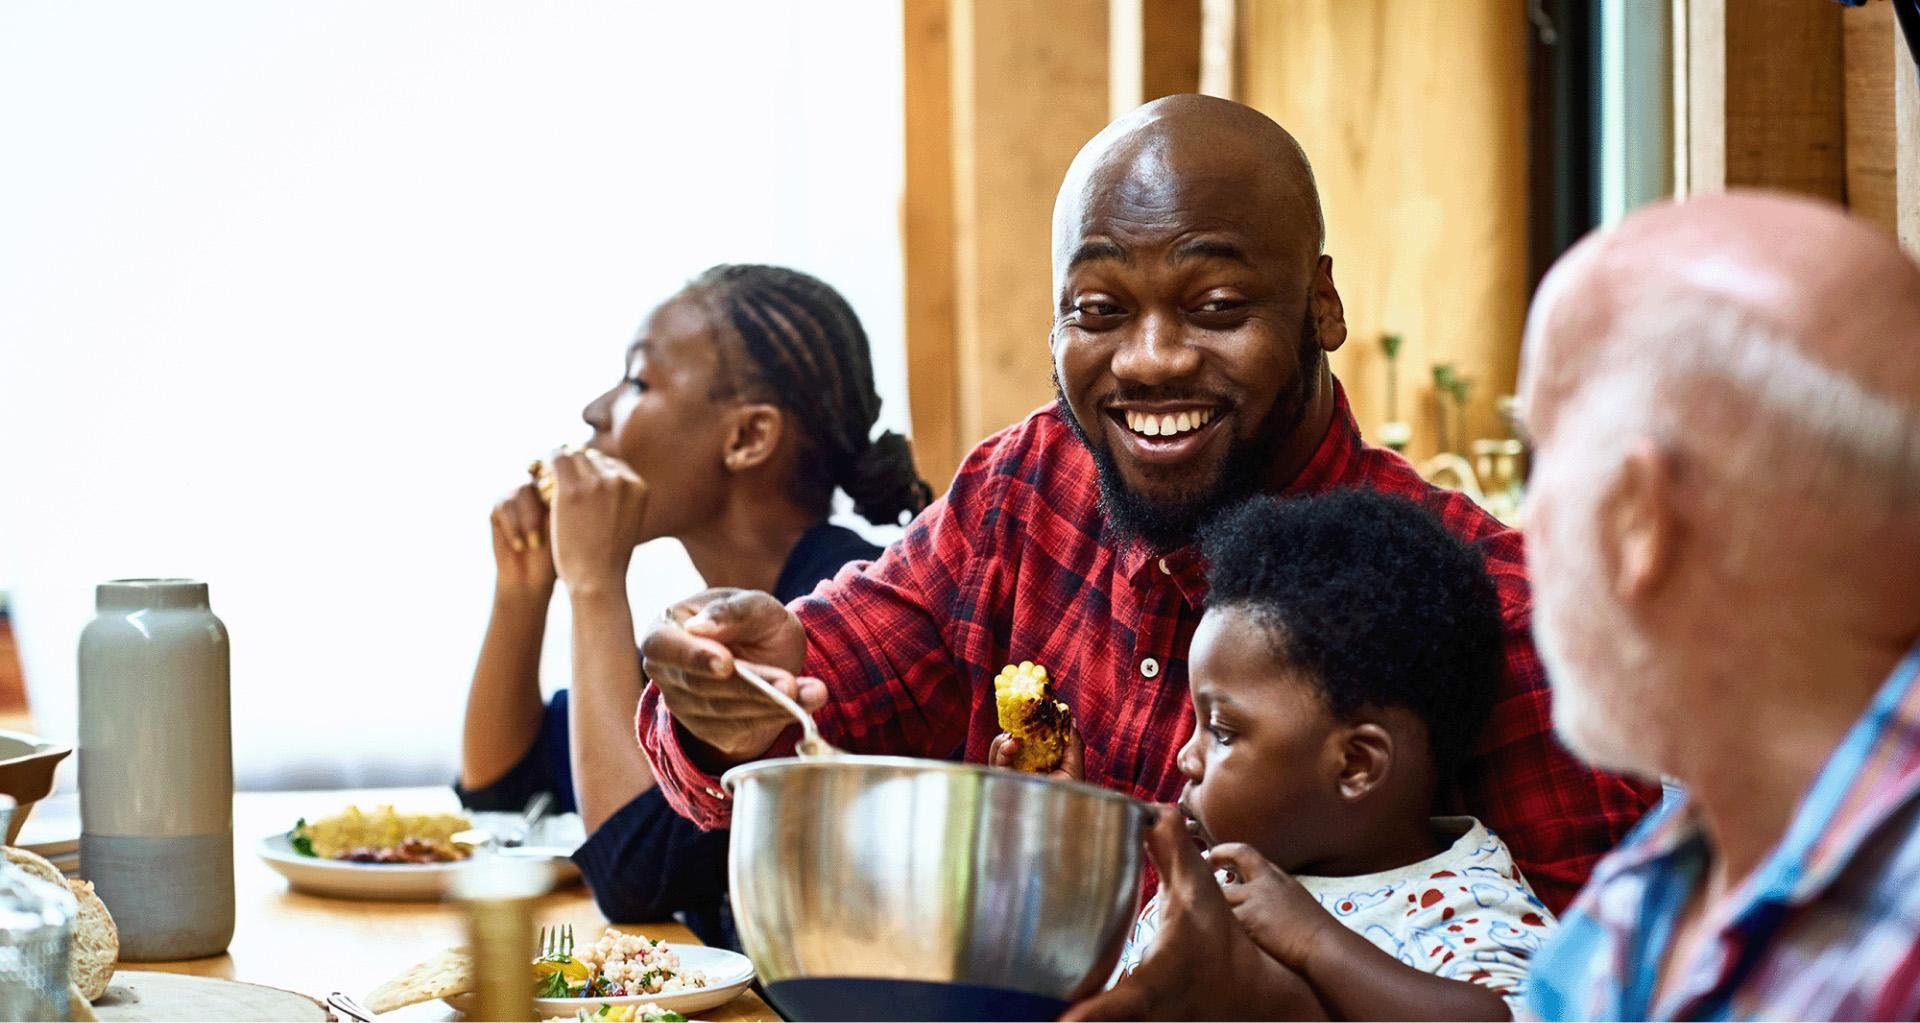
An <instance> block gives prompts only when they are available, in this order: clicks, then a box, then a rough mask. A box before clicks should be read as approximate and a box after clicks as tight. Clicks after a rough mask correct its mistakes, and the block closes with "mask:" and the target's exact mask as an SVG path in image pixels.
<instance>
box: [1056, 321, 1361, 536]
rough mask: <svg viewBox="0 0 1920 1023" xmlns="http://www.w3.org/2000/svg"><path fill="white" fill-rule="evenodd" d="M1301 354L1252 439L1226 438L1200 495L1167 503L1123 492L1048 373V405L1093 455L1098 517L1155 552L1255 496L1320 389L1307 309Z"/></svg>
mask: <svg viewBox="0 0 1920 1023" xmlns="http://www.w3.org/2000/svg"><path fill="white" fill-rule="evenodd" d="M1299 352H1300V355H1299V362H1300V375H1299V377H1298V379H1297V380H1295V382H1294V386H1293V388H1292V389H1291V390H1289V391H1287V392H1284V393H1282V394H1281V395H1280V396H1279V397H1278V398H1277V399H1275V400H1274V403H1273V407H1272V408H1270V409H1268V410H1267V415H1266V418H1265V419H1263V420H1261V422H1260V426H1259V429H1257V430H1255V431H1254V435H1253V437H1252V438H1250V439H1242V438H1240V437H1229V438H1228V440H1227V444H1228V447H1227V459H1226V464H1225V465H1224V466H1222V467H1221V471H1220V478H1219V479H1218V480H1216V481H1215V482H1214V484H1213V486H1212V487H1210V488H1208V489H1207V490H1205V491H1202V492H1198V493H1192V494H1184V495H1181V496H1180V497H1178V498H1176V499H1174V500H1172V501H1160V502H1155V501H1151V500H1148V499H1147V498H1146V497H1144V496H1142V495H1140V494H1137V493H1134V492H1133V490H1131V489H1129V488H1128V487H1127V484H1126V481H1125V480H1123V479H1122V478H1121V476H1120V464H1119V463H1118V462H1117V461H1115V460H1114V457H1113V454H1112V453H1111V452H1110V451H1107V450H1106V449H1104V448H1099V447H1095V446H1094V444H1093V442H1092V439H1091V438H1089V437H1088V436H1087V431H1086V429H1085V428H1084V427H1082V426H1081V425H1080V420H1079V419H1078V418H1076V417H1075V416H1074V414H1073V406H1072V405H1069V404H1068V403H1067V395H1066V392H1065V391H1064V390H1062V389H1061V387H1060V376H1059V374H1058V373H1056V374H1054V378H1053V393H1054V400H1055V402H1057V403H1058V405H1059V406H1060V413H1061V418H1062V419H1065V420H1066V421H1067V426H1068V427H1070V428H1071V429H1072V430H1073V435H1074V436H1075V437H1078V438H1079V439H1080V444H1081V446H1083V447H1085V448H1086V449H1087V452H1088V453H1089V454H1091V455H1092V456H1093V464H1094V466H1095V468H1097V469H1098V470H1099V480H1100V512H1101V514H1103V515H1105V516H1106V519H1107V524H1108V525H1109V526H1111V527H1112V528H1113V530H1114V531H1115V532H1117V533H1119V534H1120V535H1121V536H1123V537H1129V538H1133V539H1138V540H1140V541H1142V542H1144V543H1146V544H1147V546H1149V547H1152V548H1154V549H1156V550H1168V549H1171V548H1174V547H1180V546H1183V545H1185V544H1187V543H1189V542H1191V541H1192V540H1193V537H1194V535H1195V534H1196V533H1198V532H1199V530H1200V527H1201V526H1202V525H1203V524H1205V523H1206V521H1207V520H1208V519H1210V518H1212V517H1213V516H1214V515H1216V514H1218V513H1219V512H1221V511H1224V510H1226V509H1228V508H1231V507H1233V506H1234V505H1236V504H1239V503H1240V502H1241V501H1244V500H1246V499H1247V498H1249V497H1252V496H1253V495H1254V494H1255V493H1257V492H1258V491H1259V489H1260V482H1261V480H1262V478H1263V477H1264V476H1265V475H1266V470H1267V468H1268V466H1269V465H1270V464H1271V463H1272V461H1273V458H1274V455H1275V454H1276V453H1278V452H1279V451H1281V450H1282V449H1284V447H1285V446H1286V443H1285V442H1286V440H1287V438H1288V437H1290V436H1292V435H1293V431H1294V430H1296V429H1298V428H1299V426H1300V424H1301V423H1303V422H1305V421H1306V418H1307V406H1308V405H1310V404H1311V403H1312V401H1313V397H1314V395H1315V393H1316V392H1317V391H1318V389H1319V385H1320V367H1321V364H1322V363H1323V361H1324V360H1325V359H1326V353H1325V352H1323V351H1321V350H1320V339H1319V337H1318V333H1317V331H1316V330H1315V329H1314V322H1313V313H1312V311H1311V310H1309V311H1308V313H1307V319H1306V323H1305V325H1304V326H1302V327H1301V328H1300V350H1299ZM1115 397H1116V398H1117V399H1120V400H1134V401H1155V400H1158V401H1178V400H1183V399H1190V398H1194V397H1196V395H1193V394H1191V393H1189V394H1179V393H1174V392H1171V391H1154V392H1147V391H1134V390H1129V389H1127V388H1125V387H1122V388H1121V389H1120V391H1119V392H1118V393H1117V394H1116V395H1115Z"/></svg>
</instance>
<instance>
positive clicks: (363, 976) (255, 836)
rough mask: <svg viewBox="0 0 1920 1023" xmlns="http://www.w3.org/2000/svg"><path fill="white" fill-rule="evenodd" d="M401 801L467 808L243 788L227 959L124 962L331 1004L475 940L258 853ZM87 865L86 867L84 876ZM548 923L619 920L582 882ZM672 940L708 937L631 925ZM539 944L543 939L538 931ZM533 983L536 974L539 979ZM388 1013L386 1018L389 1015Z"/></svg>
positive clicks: (424, 797)
mask: <svg viewBox="0 0 1920 1023" xmlns="http://www.w3.org/2000/svg"><path fill="white" fill-rule="evenodd" d="M349 804H352V805H358V806H361V807H363V808H371V807H376V806H380V805H382V804H392V805H393V806H394V807H395V808H396V809H398V810H400V811H401V812H403V813H439V812H455V811H457V810H458V809H459V803H458V801H457V800H456V799H455V798H454V795H453V792H452V790H451V789H449V788H446V787H444V786H435V787H426V788H395V789H358V790H328V791H321V792H241V793H237V794H235V796H234V800H233V830H234V854H233V881H234V899H235V922H234V932H233V942H232V944H230V945H229V946H228V948H227V953H226V954H225V955H220V956H213V957H210V958H206V959H186V960H180V961H177V962H163V963H121V964H120V968H121V969H123V970H154V971H160V972H166V973H184V974H193V975H197V976H203V977H219V978H223V979H226V980H237V981H244V982H246V983H250V984H263V985H266V986H268V987H276V988H281V989H284V990H287V991H294V992H297V993H299V994H303V995H307V996H310V997H312V998H314V999H316V1000H318V1001H321V1002H324V1001H325V1000H326V997H327V995H328V994H329V993H330V992H333V991H344V992H346V993H347V994H350V995H353V996H354V997H356V998H361V999H364V998H365V996H366V994H367V992H369V991H371V990H373V989H374V988H375V987H378V986H379V985H380V984H382V983H384V982H385V981H387V980H389V979H391V978H393V977H394V976H395V975H397V974H399V973H400V972H401V971H403V970H405V969H406V968H407V967H409V966H412V965H413V964H415V963H418V962H420V961H422V960H424V959H427V958H428V957H430V956H432V955H433V954H434V953H436V952H439V951H441V950H443V949H447V948H451V947H453V946H456V945H463V944H465V943H466V934H465V926H466V925H465V918H464V916H463V915H462V913H461V909H460V907H459V906H458V905H457V904H454V903H448V902H366V901H357V900H349V899H337V898H328V897H323V896H318V895H307V894H304V893H301V892H296V891H292V890H290V889H289V888H288V886H287V881H286V879H285V878H283V877H281V876H280V875H279V874H278V873H275V872H274V871H273V870H272V868H270V867H268V866H267V864H266V863H265V862H263V861H262V860H261V859H260V857H259V856H258V855H257V854H256V852H255V849H254V847H255V846H256V845H257V844H258V842H259V841H260V839H261V838H263V837H264V836H267V835H270V834H273V833H275V832H281V831H286V830H287V829H288V828H289V827H291V826H292V825H293V823H294V821H296V820H297V819H299V818H301V817H306V818H308V819H313V818H317V817H324V816H328V815H330V814H334V813H338V812H340V811H341V810H344V809H346V807H347V806H348V805H349ZM84 866H85V865H84V864H82V867H83V871H84ZM534 916H535V920H534V923H535V924H536V925H541V926H548V925H566V924H571V925H572V926H573V930H574V933H575V934H576V935H581V936H583V937H584V936H588V935H598V934H599V933H600V930H601V928H602V927H604V926H605V925H606V923H607V919H606V917H604V916H602V915H601V914H600V911H599V909H598V908H596V907H595V905H594V901H593V896H592V895H591V894H589V893H588V891H587V889H586V888H585V887H584V886H583V885H580V884H578V883H575V884H573V885H572V886H570V887H566V888H562V889H560V890H558V891H554V892H551V893H549V894H547V895H545V896H543V897H542V898H540V899H539V900H538V902H537V903H536V904H535V909H534ZM621 929H622V930H625V931H628V932H630V933H631V932H638V933H640V934H644V935H646V936H647V937H649V938H656V939H660V940H663V941H666V942H668V943H670V944H689V945H697V944H700V941H699V939H698V938H695V937H694V936H693V932H691V931H689V930H687V928H686V927H684V926H682V925H680V924H678V923H675V922H673V921H664V922H648V923H637V924H633V925H631V926H629V925H624V924H623V925H622V927H621ZM527 940H528V946H529V948H531V947H532V943H533V940H534V937H533V935H531V934H529V935H528V937H527ZM529 982H531V981H529ZM694 1015H695V1016H696V1018H698V1019H704V1020H716V1021H733V1020H778V1019H779V1018H780V1017H779V1016H778V1015H776V1014H775V1013H774V1012H773V1010H772V1009H771V1008H769V1007H768V1006H767V1003H766V1002H765V1001H762V1000H761V998H760V996H759V995H757V994H755V993H754V992H753V991H752V990H751V989H749V990H747V991H745V992H742V993H741V994H740V996H739V997H737V998H735V999H734V1000H733V1001H731V1002H729V1003H727V1004H726V1005H724V1006H721V1007H719V1008H715V1009H707V1010H703V1011H701V1012H699V1013H696V1014H694ZM382 1018H386V1017H382ZM392 1018H394V1019H457V1018H459V1017H458V1015H457V1014H456V1013H454V1011H453V1009H452V1008H451V1007H450V1006H448V1005H447V1004H446V1003H445V1002H440V1001H435V1002H429V1003H425V1004H421V1005H415V1006H411V1007H409V1008H407V1009H403V1010H400V1011H399V1012H397V1013H394V1014H393V1016H392Z"/></svg>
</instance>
